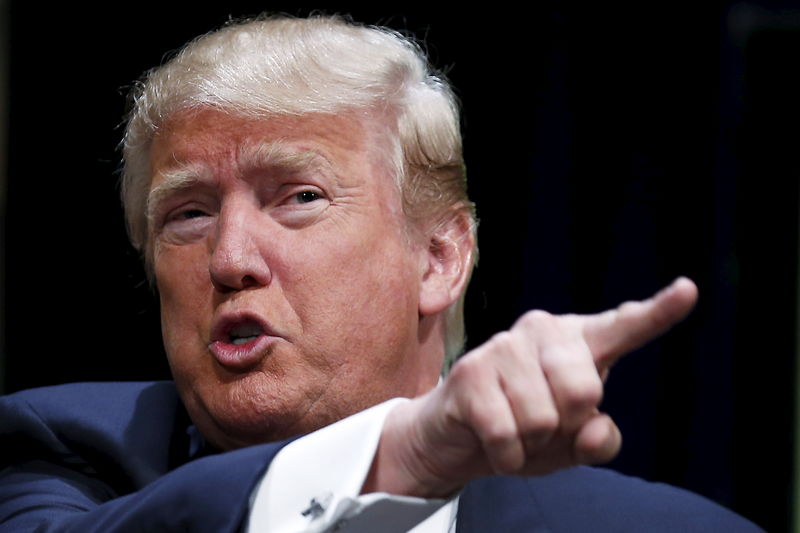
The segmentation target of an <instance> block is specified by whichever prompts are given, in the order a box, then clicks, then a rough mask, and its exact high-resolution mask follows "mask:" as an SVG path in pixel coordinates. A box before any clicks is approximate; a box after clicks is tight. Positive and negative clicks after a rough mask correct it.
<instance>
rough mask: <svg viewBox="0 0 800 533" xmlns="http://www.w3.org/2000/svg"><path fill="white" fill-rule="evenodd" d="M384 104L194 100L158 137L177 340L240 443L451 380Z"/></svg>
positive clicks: (213, 432)
mask: <svg viewBox="0 0 800 533" xmlns="http://www.w3.org/2000/svg"><path fill="white" fill-rule="evenodd" d="M380 126H381V123H380V121H378V120H376V119H370V120H367V119H363V118H362V119H356V118H355V116H336V117H334V116H322V115H316V116H305V117H276V118H270V119H266V120H264V119H261V120H255V119H245V118H241V117H235V116H230V115H226V114H223V113H220V112H217V111H212V110H204V111H201V112H195V113H188V112H186V113H179V114H177V115H176V116H174V117H173V118H172V120H170V121H169V122H168V123H167V125H166V127H165V128H164V129H163V130H162V131H161V132H159V134H158V136H157V137H156V139H155V142H154V144H153V148H152V151H151V164H152V176H153V177H152V183H151V185H150V202H151V203H150V208H149V214H150V216H151V221H150V228H151V229H150V241H151V243H152V246H153V261H154V267H155V274H156V281H157V284H158V290H159V294H160V299H161V313H162V329H163V334H164V343H165V347H166V350H167V355H168V357H169V361H170V365H171V367H172V371H173V374H174V376H175V381H176V383H177V385H178V388H179V390H180V392H181V396H182V397H183V400H184V402H185V403H186V406H187V408H188V409H189V413H190V415H191V416H192V419H193V420H194V422H195V423H196V424H197V425H198V427H199V428H200V430H201V431H202V432H203V433H204V434H205V435H206V437H207V438H209V439H210V440H211V441H212V442H213V443H214V444H216V445H217V446H219V447H222V448H233V447H238V446H242V445H246V444H252V443H255V442H264V441H269V440H275V439H280V438H285V437H288V436H291V435H295V434H300V433H305V432H308V431H312V430H314V429H317V428H319V427H321V426H323V425H326V424H328V423H331V422H333V421H335V420H338V419H340V418H342V417H344V416H347V415H349V414H352V413H354V412H356V411H359V410H362V409H364V408H366V407H368V406H370V405H373V404H375V403H378V402H380V401H382V400H384V399H386V398H390V397H393V396H414V395H416V394H419V393H421V392H423V391H425V390H427V389H428V388H430V387H431V386H433V385H434V384H435V382H436V379H437V368H438V365H439V364H440V362H441V361H440V360H437V359H438V358H437V357H435V356H434V357H431V356H430V355H429V354H427V355H428V356H427V357H423V354H422V350H421V349H420V339H419V338H418V337H419V336H420V334H419V331H418V322H419V319H418V316H419V309H418V303H419V291H420V283H421V276H422V272H423V269H424V264H425V253H426V247H425V246H422V245H419V244H417V243H415V240H414V239H413V238H412V237H411V236H410V235H412V234H413V232H409V231H407V228H406V222H405V220H404V218H403V215H402V212H401V207H400V199H399V193H398V191H397V190H396V187H395V186H393V182H392V178H391V177H390V175H389V173H388V171H387V170H386V168H385V166H384V165H382V161H383V159H382V153H381V150H382V149H383V148H384V147H383V145H382V144H381V143H382V142H384V141H383V137H382V136H381V135H379V131H380V129H379V128H380Z"/></svg>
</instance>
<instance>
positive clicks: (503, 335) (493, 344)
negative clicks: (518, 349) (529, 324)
mask: <svg viewBox="0 0 800 533" xmlns="http://www.w3.org/2000/svg"><path fill="white" fill-rule="evenodd" d="M515 346H516V341H515V339H514V335H513V334H512V333H511V332H510V331H501V332H500V333H497V334H495V335H493V336H492V338H491V339H489V341H488V342H487V343H486V350H485V351H484V353H493V354H494V353H500V354H503V353H510V352H513V351H514V350H515Z"/></svg>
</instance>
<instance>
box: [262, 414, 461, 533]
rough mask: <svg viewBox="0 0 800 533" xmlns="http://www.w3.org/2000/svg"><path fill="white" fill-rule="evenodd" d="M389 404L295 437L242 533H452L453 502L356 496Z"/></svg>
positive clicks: (276, 461) (278, 457)
mask: <svg viewBox="0 0 800 533" xmlns="http://www.w3.org/2000/svg"><path fill="white" fill-rule="evenodd" d="M402 401H406V400H404V399H400V398H398V399H394V400H389V401H387V402H384V403H382V404H379V405H376V406H374V407H372V408H370V409H367V410H366V411H362V412H360V413H357V414H355V415H353V416H350V417H348V418H345V419H343V420H340V421H339V422H336V423H335V424H332V425H330V426H327V427H325V428H322V429H320V430H319V431H315V432H314V433H311V434H309V435H306V436H305V437H302V438H299V439H297V440H295V441H294V442H292V443H290V444H288V445H287V446H285V447H284V448H283V449H282V450H281V451H280V452H279V453H278V455H276V456H275V459H274V460H273V461H272V463H271V464H270V467H269V469H268V470H267V472H266V474H265V476H264V478H263V479H262V480H261V483H260V484H259V485H258V486H257V487H256V489H255V491H254V493H253V497H252V498H251V508H250V517H249V520H248V529H247V531H248V533H323V532H334V531H335V532H338V533H375V532H380V533H450V532H455V518H456V509H457V498H453V499H451V500H441V499H423V498H412V497H407V496H394V495H390V494H386V493H371V494H363V495H362V494H360V492H361V487H362V485H363V484H364V480H365V479H366V477H367V474H368V473H369V469H370V467H371V465H372V460H373V457H374V456H375V451H376V450H377V447H378V441H379V440H380V435H381V430H382V429H383V422H384V420H385V419H386V415H388V413H389V411H390V410H391V409H392V408H393V407H394V406H395V405H397V403H398V402H402Z"/></svg>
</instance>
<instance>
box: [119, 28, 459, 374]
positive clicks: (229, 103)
mask: <svg viewBox="0 0 800 533" xmlns="http://www.w3.org/2000/svg"><path fill="white" fill-rule="evenodd" d="M208 107H211V108H214V109H218V110H221V111H224V112H228V113H232V114H240V115H245V116H249V117H255V118H259V117H264V118H267V117H269V116H275V115H307V114H311V113H325V114H334V113H341V112H343V111H347V110H357V109H377V110H379V111H381V112H384V113H386V114H387V115H388V116H390V117H394V118H395V119H396V125H395V126H396V136H395V135H393V136H392V137H393V138H392V143H391V144H392V145H393V147H392V149H391V152H392V153H389V154H386V162H387V164H388V165H389V168H390V169H391V170H392V172H394V174H395V180H396V183H397V186H398V187H399V189H400V191H401V197H402V201H403V210H404V213H405V215H406V217H407V218H408V220H409V221H410V222H412V223H425V224H430V223H432V224H437V223H441V222H443V221H445V220H447V217H449V216H453V215H454V214H455V213H456V212H458V211H461V210H467V211H468V212H469V213H470V217H471V220H473V221H474V215H473V206H472V203H471V202H470V201H469V199H468V197H467V192H466V179H465V171H464V162H463V156H462V150H461V133H460V126H459V111H458V105H457V103H456V99H455V97H454V95H453V93H452V90H451V88H450V86H449V85H448V84H447V82H446V81H444V80H443V79H442V78H441V77H440V76H437V75H436V74H435V73H434V72H433V71H432V69H431V67H430V65H429V64H428V61H427V59H426V57H425V55H424V54H423V53H422V51H421V50H420V48H419V46H417V45H416V44H415V43H413V42H412V41H410V40H409V39H406V38H405V37H403V36H401V35H400V34H398V33H397V32H394V31H392V30H389V29H386V28H380V27H373V26H363V25H359V24H356V23H353V22H350V21H347V20H345V19H343V18H341V17H328V16H315V17H310V18H307V19H299V18H291V17H285V16H269V17H267V16H264V17H259V18H257V19H253V20H248V21H243V22H236V23H231V24H228V25H226V26H224V27H223V28H221V29H219V30H217V31H215V32H212V33H209V34H206V35H203V36H201V37H199V38H197V39H195V40H194V41H191V42H190V43H188V44H187V45H186V46H185V47H184V48H183V49H182V50H181V51H180V52H179V53H178V54H177V55H176V56H175V57H173V58H172V59H171V60H169V61H168V62H167V63H165V64H164V65H162V66H161V67H158V68H155V69H153V70H151V71H149V72H148V73H146V74H145V76H144V77H143V79H142V80H141V81H140V82H139V83H138V84H137V85H136V86H135V87H134V90H133V91H132V110H131V113H130V115H129V117H128V122H127V127H126V129H125V134H124V138H123V141H122V150H123V172H122V199H123V203H124V206H125V215H126V221H127V225H128V232H129V235H130V239H131V242H132V243H133V245H134V247H136V248H137V249H138V250H139V251H140V252H141V253H143V255H144V258H145V263H146V268H147V272H148V275H149V276H150V277H151V278H152V275H153V268H152V243H151V242H150V239H149V228H148V225H149V221H148V219H147V212H148V209H147V208H148V206H147V195H148V189H149V185H150V179H151V176H150V161H149V154H150V146H151V144H152V142H153V139H154V137H155V135H156V133H157V132H158V131H159V128H161V127H162V126H163V125H164V123H165V121H166V120H167V119H168V118H169V117H170V116H172V115H173V114H174V113H175V112H177V111H181V110H191V109H199V108H208ZM473 255H474V254H473ZM445 329H446V334H445V337H446V338H445V351H446V359H447V360H448V361H452V359H453V358H455V357H457V356H458V355H459V353H460V352H461V350H462V349H463V342H464V339H463V337H464V326H463V295H462V297H461V298H460V299H459V301H458V302H456V303H455V304H453V305H452V306H451V308H450V309H448V310H447V314H446V316H445Z"/></svg>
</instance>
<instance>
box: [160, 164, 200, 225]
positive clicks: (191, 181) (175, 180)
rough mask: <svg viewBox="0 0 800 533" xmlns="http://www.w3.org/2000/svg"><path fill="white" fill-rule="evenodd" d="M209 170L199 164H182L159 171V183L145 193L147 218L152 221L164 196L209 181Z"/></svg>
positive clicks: (166, 196)
mask: <svg viewBox="0 0 800 533" xmlns="http://www.w3.org/2000/svg"><path fill="white" fill-rule="evenodd" d="M211 179H212V178H211V175H210V170H209V169H208V168H206V167H205V166H201V165H183V166H181V167H178V168H174V169H171V170H167V171H165V172H162V173H161V183H160V184H159V185H157V186H155V187H153V188H152V189H150V192H149V193H148V194H147V204H146V207H145V211H146V214H147V220H148V221H152V220H153V217H154V216H155V213H156V210H157V209H158V206H159V204H161V202H163V201H164V200H165V199H166V198H169V197H170V196H172V195H173V194H175V193H177V192H180V191H182V190H186V189H189V188H190V187H192V186H194V185H196V184H198V183H203V182H210V181H211Z"/></svg>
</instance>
